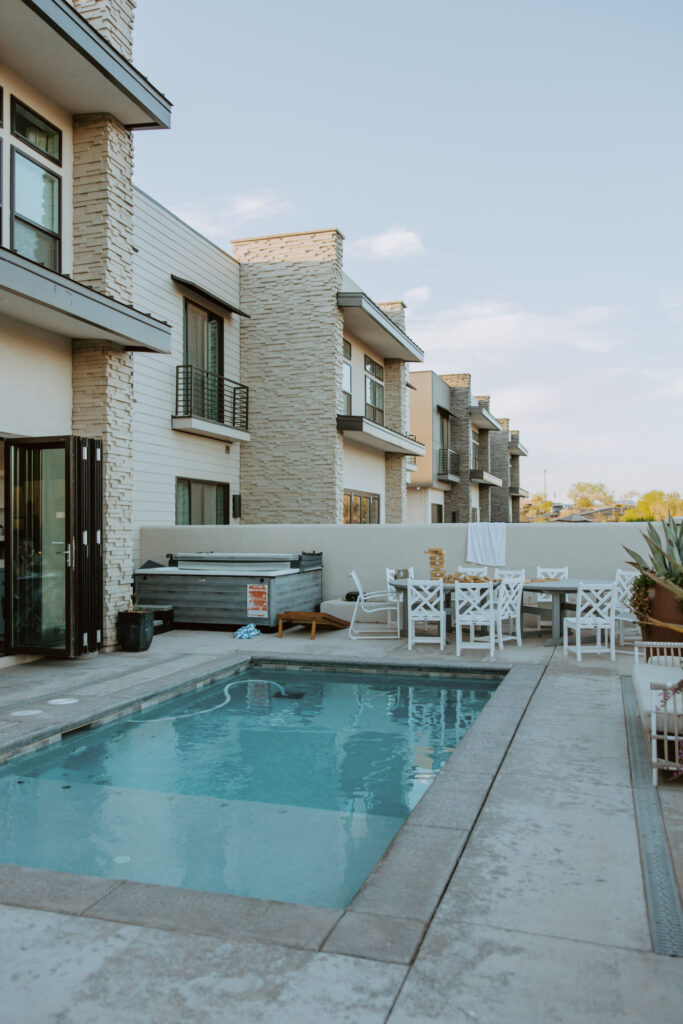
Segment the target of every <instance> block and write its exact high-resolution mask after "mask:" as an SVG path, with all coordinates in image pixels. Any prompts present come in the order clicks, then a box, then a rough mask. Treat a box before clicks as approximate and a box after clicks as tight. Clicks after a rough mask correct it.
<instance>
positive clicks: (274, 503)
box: [233, 229, 344, 523]
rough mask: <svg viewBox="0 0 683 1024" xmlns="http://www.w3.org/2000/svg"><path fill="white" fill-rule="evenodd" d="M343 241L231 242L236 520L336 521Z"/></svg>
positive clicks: (317, 234) (300, 237) (281, 238)
mask: <svg viewBox="0 0 683 1024" xmlns="http://www.w3.org/2000/svg"><path fill="white" fill-rule="evenodd" d="M342 241H343V236H342V235H341V234H340V233H339V231H336V230H334V229H331V230H327V231H311V232H302V233H300V234H293V235H275V236H270V237H267V238H248V239H241V240H239V241H235V242H233V251H234V255H235V257H236V258H237V259H238V260H239V261H240V263H241V269H240V307H241V308H242V309H243V310H244V311H245V312H246V313H249V315H250V317H251V319H250V320H245V321H244V323H243V324H242V325H241V329H240V343H241V381H242V383H243V384H246V385H247V386H248V387H249V431H250V434H251V441H250V442H249V443H248V444H245V445H243V446H242V453H241V488H242V521H243V522H247V523H266V522H269V523H272V522H282V523H288V522H289V523H293V522H297V521H298V522H301V521H302V520H305V521H307V522H319V523H320V522H327V523H340V522H341V520H342V495H343V463H344V453H343V443H342V435H341V434H340V433H339V431H338V430H337V413H340V412H341V411H342V409H341V401H342V397H341V396H342V391H341V387H342V330H343V318H342V314H341V310H340V309H339V307H338V306H337V293H338V292H339V291H340V289H341V280H342V272H341V267H342Z"/></svg>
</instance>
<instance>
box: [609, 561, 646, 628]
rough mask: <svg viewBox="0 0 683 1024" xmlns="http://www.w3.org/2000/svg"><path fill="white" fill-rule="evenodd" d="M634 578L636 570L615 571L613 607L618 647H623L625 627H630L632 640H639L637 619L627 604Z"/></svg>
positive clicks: (636, 574) (636, 573)
mask: <svg viewBox="0 0 683 1024" xmlns="http://www.w3.org/2000/svg"><path fill="white" fill-rule="evenodd" d="M636 576H638V572H637V570H636V569H617V575H616V579H615V583H616V585H617V603H616V606H615V611H614V618H615V619H616V622H617V626H618V633H619V646H620V647H623V646H624V640H625V633H626V627H627V626H628V627H630V633H631V634H632V639H633V640H639V639H640V626H639V625H638V619H637V618H636V616H635V614H634V612H633V610H632V608H631V605H630V604H629V598H630V597H631V587H632V586H633V581H634V579H635V578H636Z"/></svg>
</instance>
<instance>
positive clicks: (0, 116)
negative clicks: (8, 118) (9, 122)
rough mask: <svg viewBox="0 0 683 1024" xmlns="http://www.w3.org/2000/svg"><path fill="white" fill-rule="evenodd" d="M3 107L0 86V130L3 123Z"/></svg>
mask: <svg viewBox="0 0 683 1024" xmlns="http://www.w3.org/2000/svg"><path fill="white" fill-rule="evenodd" d="M2 111H3V106H2V86H1V85H0V128H2V126H3V124H4V123H5V122H4V119H3V112H2Z"/></svg>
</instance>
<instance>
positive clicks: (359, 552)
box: [140, 523, 646, 600]
mask: <svg viewBox="0 0 683 1024" xmlns="http://www.w3.org/2000/svg"><path fill="white" fill-rule="evenodd" d="M642 526H643V524H642V523H577V524H576V525H571V524H557V523H539V524H532V523H516V524H510V525H508V526H507V530H506V538H507V559H506V564H507V566H508V568H523V569H525V570H526V573H527V576H528V577H531V576H535V575H536V567H537V566H538V565H551V566H560V565H566V566H568V568H569V575H570V576H575V577H581V576H583V577H585V578H586V579H604V580H608V579H614V575H615V572H616V570H617V569H618V568H620V567H622V568H623V567H625V559H626V558H627V557H628V556H627V555H626V552H625V551H624V549H623V545H624V544H626V545H628V547H631V548H634V549H635V550H636V551H642V552H643V553H645V551H646V544H645V541H644V540H643V539H642V537H641V533H642ZM140 534H141V555H142V558H143V559H147V558H151V559H154V560H155V561H157V562H160V563H161V564H162V565H166V564H167V562H166V554H167V552H169V551H174V552H176V551H177V552H180V551H235V552H242V551H261V552H276V551H278V552H290V551H291V552H293V553H296V554H298V553H300V552H301V551H322V553H323V598H324V599H325V600H329V599H331V598H335V597H339V596H340V595H342V594H345V593H346V592H347V591H348V590H349V589H350V586H351V584H350V581H349V576H348V574H349V572H350V571H351V569H357V570H358V572H359V575H360V577H361V579H362V581H363V583H364V584H365V585H367V586H368V588H369V589H375V588H380V587H384V586H385V575H384V570H385V568H387V567H392V568H403V567H407V566H411V565H412V566H413V567H414V569H415V574H416V576H420V575H422V576H428V569H427V555H426V554H425V551H426V549H427V548H429V547H441V548H443V549H444V551H445V553H446V566H447V568H449V569H450V568H453V569H457V567H458V565H460V564H462V563H463V562H464V561H465V557H466V554H467V526H466V524H455V523H444V524H431V525H424V524H421V525H412V524H407V523H404V524H400V525H394V526H391V525H389V526H327V525H319V524H311V523H307V524H304V525H297V526H293V525H291V526H288V525H272V526H176V527H170V528H165V529H164V528H162V527H145V528H143V529H142V530H141V531H140Z"/></svg>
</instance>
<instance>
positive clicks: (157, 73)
mask: <svg viewBox="0 0 683 1024" xmlns="http://www.w3.org/2000/svg"><path fill="white" fill-rule="evenodd" d="M682 44H683V4H682V3H681V2H680V0H420V2H417V0H410V2H405V0H364V2H358V0H347V2H345V3H339V2H337V3H331V2H328V0H288V2H287V3H282V2H281V0H248V2H247V3H244V2H242V3H233V2H232V0H194V2H193V3H192V4H188V3H187V0H182V2H181V0H138V6H137V11H136V26H135V33H134V62H135V64H136V66H137V67H138V68H139V69H140V70H141V71H142V72H143V73H144V74H145V75H147V76H148V77H149V78H150V79H151V81H152V82H153V83H154V85H155V86H157V88H159V89H161V90H162V91H163V92H164V93H165V94H166V95H167V96H168V97H169V98H170V99H171V100H172V102H173V104H174V108H173V122H172V128H171V130H170V131H164V132H156V131H154V132H138V133H136V136H135V180H136V184H137V185H139V187H140V188H142V189H144V191H146V192H148V193H149V194H150V195H152V196H153V197H154V198H155V199H157V200H159V201H160V202H162V203H163V204H164V205H166V206H168V207H169V208H170V209H172V210H173V211H174V212H175V213H177V214H179V215H180V216H182V217H183V218H184V219H185V220H187V221H188V222H189V223H190V224H192V225H193V226H194V227H196V228H197V229H198V230H200V231H201V232H203V233H204V234H206V235H207V236H208V237H209V238H211V239H212V240H213V241H214V242H216V243H217V244H218V245H220V246H221V247H223V248H224V249H226V250H227V251H228V252H229V251H230V241H231V239H233V238H242V237H248V236H251V235H265V234H274V233H280V232H289V231H306V230H312V229H316V228H330V227H336V228H339V230H340V231H341V232H342V233H343V235H344V237H345V243H344V269H345V271H346V272H347V273H348V274H349V275H350V276H351V277H352V278H354V279H355V280H356V281H357V282H358V283H359V284H360V285H361V287H362V288H363V290H364V291H365V292H367V294H369V295H370V296H371V297H372V298H373V299H374V300H375V301H380V302H381V301H385V300H390V299H403V301H404V302H406V304H407V309H406V323H407V331H408V334H410V336H411V337H412V338H413V340H414V341H416V342H417V344H418V345H420V347H421V348H423V349H424V351H425V361H424V364H423V366H415V367H413V368H414V369H428V370H433V371H434V372H435V373H471V375H472V388H473V392H474V394H477V395H481V394H487V395H490V396H491V411H492V412H493V414H494V415H497V416H502V417H509V419H510V425H511V427H512V429H519V430H520V436H521V440H522V442H523V444H525V445H526V447H527V448H528V449H529V457H528V458H527V459H525V460H523V465H522V486H524V487H525V488H526V489H527V490H529V491H531V492H539V491H540V492H542V491H543V489H544V480H545V486H546V490H547V495H548V497H551V498H557V499H558V500H562V499H563V498H565V497H566V493H567V489H568V488H569V487H570V486H571V484H572V483H573V482H575V481H578V480H588V481H599V482H603V483H605V484H606V485H607V486H608V488H609V489H610V490H611V491H612V492H613V493H614V494H615V495H616V496H622V495H624V494H626V493H628V492H631V491H636V492H641V493H642V492H644V491H647V490H650V489H653V488H657V489H662V490H665V491H671V490H677V491H679V492H681V491H683V341H682V337H681V328H682V327H683V274H682V271H683V252H682V247H681V244H682V240H683V213H682V206H681V183H682V178H683V175H682V171H683V166H682V165H683V133H682V132H681V107H682V101H683V61H681V59H680V53H681V46H682Z"/></svg>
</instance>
